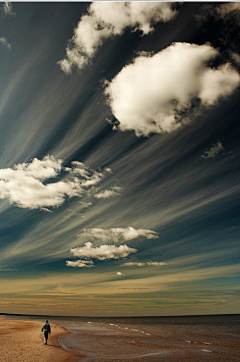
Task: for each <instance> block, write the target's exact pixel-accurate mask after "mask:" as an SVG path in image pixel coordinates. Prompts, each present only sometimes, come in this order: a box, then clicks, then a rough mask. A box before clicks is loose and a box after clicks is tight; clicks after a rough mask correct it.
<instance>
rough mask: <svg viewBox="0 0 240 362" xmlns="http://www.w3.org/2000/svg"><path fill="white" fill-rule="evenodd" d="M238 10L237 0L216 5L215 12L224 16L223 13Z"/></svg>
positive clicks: (239, 6)
mask: <svg viewBox="0 0 240 362" xmlns="http://www.w3.org/2000/svg"><path fill="white" fill-rule="evenodd" d="M233 11H240V3H239V2H229V3H225V4H221V5H219V6H218V7H217V13H218V14H219V15H221V16H222V17H224V16H225V15H227V14H229V13H231V12H233Z"/></svg>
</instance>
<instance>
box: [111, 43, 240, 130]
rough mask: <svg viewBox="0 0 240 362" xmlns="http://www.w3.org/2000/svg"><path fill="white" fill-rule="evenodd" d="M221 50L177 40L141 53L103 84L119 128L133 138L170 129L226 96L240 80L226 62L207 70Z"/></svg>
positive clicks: (182, 123)
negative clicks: (166, 45)
mask: <svg viewBox="0 0 240 362" xmlns="http://www.w3.org/2000/svg"><path fill="white" fill-rule="evenodd" d="M218 55H219V52H218V51H217V50H216V49H214V48H213V47H211V46H210V45H201V46H200V45H196V44H188V43H175V44H172V45H171V46H169V47H168V48H166V49H164V50H162V51H161V52H159V53H157V54H155V55H151V54H149V55H146V54H145V55H141V56H139V57H137V58H136V59H135V60H134V61H133V63H132V64H129V65H126V66H125V67H124V68H123V69H122V70H121V71H120V72H119V73H118V74H117V75H116V76H115V78H113V79H112V81H111V82H109V83H107V85H106V89H105V94H106V95H107V97H108V101H109V105H110V107H111V110H112V113H113V115H114V117H115V118H116V119H117V121H118V125H117V127H115V128H117V129H119V130H121V131H127V130H134V131H135V134H136V135H137V136H141V135H143V136H149V135H150V134H151V133H153V132H154V133H163V132H173V131H175V130H177V129H178V128H180V127H181V126H182V125H184V124H186V123H189V122H191V118H190V116H192V115H193V114H194V113H197V114H198V113H199V112H200V111H201V110H202V107H203V106H205V107H207V106H212V105H214V104H215V103H216V102H217V101H218V99H219V98H220V97H224V96H228V95H230V94H231V93H232V92H233V91H234V89H235V88H236V87H238V85H239V82H240V76H239V74H238V73H237V72H236V71H235V70H234V69H233V68H232V67H231V65H230V64H229V63H227V64H224V65H221V66H219V67H218V68H210V67H209V66H208V62H209V61H210V60H213V59H215V58H217V56H218Z"/></svg>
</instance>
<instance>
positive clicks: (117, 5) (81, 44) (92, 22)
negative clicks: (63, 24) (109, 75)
mask: <svg viewBox="0 0 240 362" xmlns="http://www.w3.org/2000/svg"><path fill="white" fill-rule="evenodd" d="M175 14H176V12H175V11H174V10H172V6H171V3H165V2H135V1H132V2H93V3H92V4H91V5H90V6H89V9H88V13H87V14H86V15H83V16H82V17H81V19H80V21H79V23H78V26H77V28H76V29H75V30H74V36H73V38H72V39H71V41H70V43H69V45H68V47H67V48H66V57H65V58H64V59H63V60H61V61H60V62H59V64H60V66H61V68H62V70H63V71H64V72H66V73H70V72H71V68H72V66H73V65H75V66H77V67H78V68H79V69H81V68H82V67H84V66H85V65H86V64H87V63H88V62H89V60H90V59H91V58H92V57H93V55H94V53H95V52H96V50H97V48H98V47H99V46H100V45H101V44H102V42H103V41H104V40H105V39H107V38H109V37H111V36H116V35H121V34H122V33H123V32H124V31H125V29H126V28H127V27H130V28H132V29H133V30H141V31H142V32H143V33H144V34H147V33H149V32H151V31H153V25H154V24H155V23H157V22H159V21H169V20H171V19H172V18H173V17H174V16H175Z"/></svg>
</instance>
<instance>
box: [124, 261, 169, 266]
mask: <svg viewBox="0 0 240 362" xmlns="http://www.w3.org/2000/svg"><path fill="white" fill-rule="evenodd" d="M163 265H167V263H164V262H162V261H161V262H158V261H147V262H138V261H129V262H126V263H123V264H122V265H121V266H126V267H129V266H138V267H144V266H163Z"/></svg>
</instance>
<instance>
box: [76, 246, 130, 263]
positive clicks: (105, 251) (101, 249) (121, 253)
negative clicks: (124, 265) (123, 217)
mask: <svg viewBox="0 0 240 362" xmlns="http://www.w3.org/2000/svg"><path fill="white" fill-rule="evenodd" d="M70 251H71V253H72V254H73V255H74V256H76V257H82V258H93V259H98V260H108V259H120V258H125V257H127V256H128V255H129V254H131V253H136V252H137V249H133V248H130V247H128V246H127V245H120V246H115V245H100V246H98V247H96V248H94V247H93V244H92V243H90V242H87V243H86V244H85V246H82V247H78V248H74V249H71V250H70Z"/></svg>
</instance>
